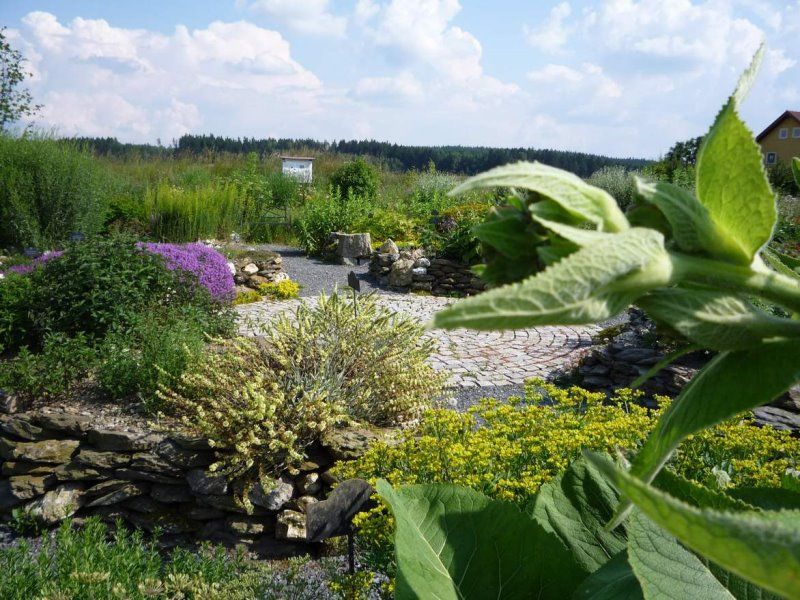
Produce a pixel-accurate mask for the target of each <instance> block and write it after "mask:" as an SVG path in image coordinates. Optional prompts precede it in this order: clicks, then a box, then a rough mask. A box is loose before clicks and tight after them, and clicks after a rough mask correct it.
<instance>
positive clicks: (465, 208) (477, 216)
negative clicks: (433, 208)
mask: <svg viewBox="0 0 800 600" xmlns="http://www.w3.org/2000/svg"><path fill="white" fill-rule="evenodd" d="M490 208H491V205H489V204H478V203H466V204H457V205H455V206H451V207H450V208H448V209H446V210H444V211H443V212H442V213H440V214H439V215H437V216H436V217H434V218H433V219H431V222H430V223H428V224H427V226H426V227H425V229H424V231H423V233H422V242H423V245H424V246H425V248H427V249H428V250H431V251H433V252H434V253H435V255H436V256H440V257H443V258H449V259H452V260H456V261H460V262H464V263H467V264H472V263H475V262H476V261H477V260H478V259H479V258H480V254H481V244H480V240H478V238H477V236H476V235H475V232H474V229H475V227H476V226H478V225H480V224H481V223H482V222H483V220H484V218H485V217H486V214H487V212H488V211H489V209H490Z"/></svg>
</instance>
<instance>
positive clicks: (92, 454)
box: [75, 448, 131, 469]
mask: <svg viewBox="0 0 800 600" xmlns="http://www.w3.org/2000/svg"><path fill="white" fill-rule="evenodd" d="M75 462H76V463H78V464H81V465H84V466H87V467H94V468H96V469H116V468H117V467H124V466H127V465H128V464H130V462H131V457H130V456H129V455H127V454H117V453H116V452H98V451H97V450H88V449H86V448H84V449H81V451H80V452H78V454H76V455H75Z"/></svg>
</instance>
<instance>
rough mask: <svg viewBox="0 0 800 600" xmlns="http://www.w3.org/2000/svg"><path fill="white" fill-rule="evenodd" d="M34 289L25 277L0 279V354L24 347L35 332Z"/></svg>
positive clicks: (15, 275)
mask: <svg viewBox="0 0 800 600" xmlns="http://www.w3.org/2000/svg"><path fill="white" fill-rule="evenodd" d="M32 287H33V286H32V283H31V280H30V278H29V277H27V276H25V275H17V274H15V273H6V275H5V276H4V277H3V278H2V279H0V354H2V353H3V352H4V351H6V350H8V349H14V348H19V347H20V346H22V345H24V344H25V343H26V342H27V341H28V335H29V333H30V332H31V331H33V328H34V317H33V315H32V313H31V306H30V302H31V295H32Z"/></svg>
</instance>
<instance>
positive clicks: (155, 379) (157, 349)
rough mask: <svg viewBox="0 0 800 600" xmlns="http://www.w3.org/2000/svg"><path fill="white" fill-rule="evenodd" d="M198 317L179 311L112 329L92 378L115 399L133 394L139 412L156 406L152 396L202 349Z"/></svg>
mask: <svg viewBox="0 0 800 600" xmlns="http://www.w3.org/2000/svg"><path fill="white" fill-rule="evenodd" d="M198 317H202V315H198V314H197V312H196V311H191V310H183V311H182V310H180V308H172V309H165V310H161V311H157V312H154V311H151V310H150V311H146V312H142V313H138V314H137V315H136V316H135V317H134V318H133V319H132V320H131V321H130V322H129V323H128V324H127V325H126V327H124V328H121V327H120V328H116V329H112V330H111V331H110V332H109V333H108V334H107V335H106V337H105V338H104V339H103V341H102V343H101V344H100V345H99V347H98V350H97V353H98V356H100V357H101V358H102V361H100V363H99V365H98V367H97V372H96V377H97V380H98V382H99V383H100V385H101V386H102V388H103V389H104V390H105V391H106V392H107V393H108V394H109V395H110V396H111V397H112V398H115V399H120V398H126V397H130V396H136V397H137V398H139V399H140V400H142V401H143V403H144V409H145V410H146V411H147V412H149V413H151V414H152V413H155V412H157V411H158V410H159V409H160V408H162V407H161V406H160V404H159V402H158V397H157V395H156V392H157V391H158V389H159V387H161V386H166V385H170V384H171V383H172V382H173V381H175V380H176V379H177V378H179V377H180V375H181V374H182V373H183V371H184V369H185V368H186V365H187V364H188V362H189V361H190V360H191V358H192V357H193V356H196V355H198V354H199V353H200V351H201V350H202V348H203V347H204V345H205V340H206V337H205V328H206V327H207V325H208V324H207V323H204V322H203V320H202V318H198Z"/></svg>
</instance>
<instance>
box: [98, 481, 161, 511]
mask: <svg viewBox="0 0 800 600" xmlns="http://www.w3.org/2000/svg"><path fill="white" fill-rule="evenodd" d="M148 490H149V488H148V486H147V484H146V483H137V482H132V481H120V480H115V479H112V480H109V481H104V482H103V483H98V484H97V485H96V486H94V487H92V488H89V489H88V490H86V496H87V497H89V498H94V500H92V501H91V502H89V503H88V504H87V506H89V507H94V506H109V505H111V504H119V503H120V502H124V501H125V500H128V499H130V498H135V497H136V496H142V495H144V494H146V493H147V492H148Z"/></svg>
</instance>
